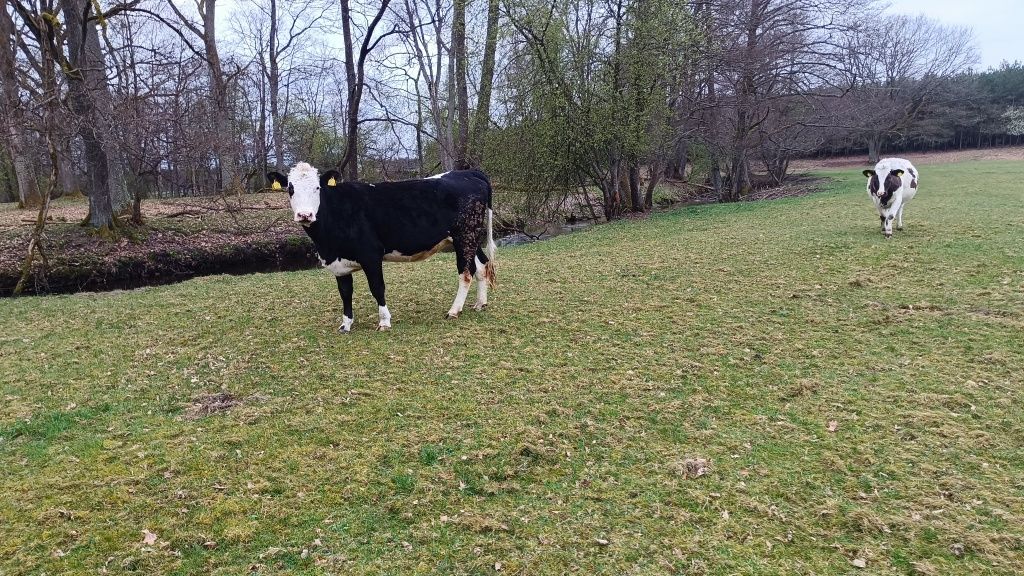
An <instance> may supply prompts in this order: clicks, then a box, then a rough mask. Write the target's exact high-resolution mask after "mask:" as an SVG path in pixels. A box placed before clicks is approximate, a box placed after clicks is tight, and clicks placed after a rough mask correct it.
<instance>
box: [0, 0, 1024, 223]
mask: <svg viewBox="0 0 1024 576" xmlns="http://www.w3.org/2000/svg"><path fill="white" fill-rule="evenodd" d="M4 6H5V8H4V9H3V10H0V38H2V39H3V41H2V42H0V82H2V84H0V89H2V91H3V103H2V107H0V122H2V123H3V128H4V131H3V134H4V136H3V138H2V139H0V141H2V143H3V155H2V156H3V158H2V162H0V181H2V183H3V186H2V187H0V195H2V194H7V196H8V197H7V198H0V199H7V200H15V201H18V202H20V203H21V204H22V205H24V206H26V207H33V206H38V205H40V204H41V203H45V202H48V200H49V199H50V198H53V197H56V196H59V195H60V194H70V193H76V192H81V193H84V194H85V196H87V197H88V201H89V208H90V210H89V217H88V218H87V221H86V222H85V224H87V225H89V226H92V227H95V228H97V229H100V230H111V229H114V228H116V227H117V226H119V225H120V223H121V222H123V221H124V220H125V219H135V220H140V219H141V213H140V210H139V205H140V202H141V201H142V199H144V198H147V197H168V196H199V195H212V194H221V195H224V196H225V197H226V198H230V197H233V196H235V195H238V194H242V193H245V192H251V191H256V190H260V189H262V187H263V185H264V184H263V174H264V173H265V172H266V171H267V170H268V169H278V170H280V169H284V168H286V167H287V165H289V164H290V163H291V162H294V161H297V160H305V161H308V162H310V163H312V164H314V165H316V166H319V167H321V168H322V169H325V168H337V169H339V170H340V172H341V173H342V174H343V175H344V177H345V178H346V179H349V180H356V179H367V180H374V179H397V178H407V177H415V176H423V175H428V174H432V173H436V172H439V171H445V170H450V169H453V168H464V167H473V166H481V167H483V168H484V169H485V170H487V171H488V172H489V173H490V174H491V175H492V177H493V179H494V181H495V183H496V185H497V188H498V189H499V193H500V195H501V196H502V200H503V202H504V203H505V204H506V205H507V207H508V209H509V211H510V213H514V214H516V215H517V216H522V217H525V218H529V217H542V216H543V215H544V214H546V213H550V212H552V211H557V210H561V209H564V208H565V207H566V206H573V207H575V208H579V209H581V210H584V211H589V212H590V213H591V214H592V215H594V216H595V217H601V218H606V219H615V218H618V217H620V216H622V215H623V214H625V213H626V212H629V211H643V210H647V209H649V208H650V207H651V206H652V204H653V201H654V198H653V196H654V192H655V190H656V188H657V187H658V185H659V184H660V183H661V182H662V181H663V180H664V179H666V178H667V179H675V180H689V181H690V182H692V183H695V184H697V185H701V186H706V187H708V188H709V189H713V190H714V192H715V194H716V195H717V197H718V198H719V199H721V200H722V201H736V200H739V199H740V198H741V197H742V196H743V194H745V193H746V192H747V191H749V190H750V189H752V188H756V187H758V186H765V185H771V184H774V183H780V182H782V181H783V180H784V179H785V178H786V177H787V175H788V171H789V162H790V161H791V160H792V159H793V158H796V157H807V156H815V155H823V154H837V153H864V152H867V154H868V156H869V157H870V158H871V159H877V157H878V156H879V155H880V154H882V153H883V152H884V151H892V150H896V149H904V148H911V149H933V148H952V147H976V146H991V145H999V144H1012V143H1019V142H1020V138H1021V134H1022V133H1024V126H1022V125H1024V93H1022V92H1024V81H1022V80H1024V67H1022V66H1021V65H1020V64H1012V65H1011V64H1006V65H1004V66H1002V67H1001V68H999V69H997V70H989V71H985V72H980V71H977V70H975V69H974V68H973V65H974V63H975V61H976V53H975V49H974V47H973V39H972V37H971V34H970V32H969V31H968V30H966V29H963V28H958V27H950V26H945V25H942V24H940V23H938V22H935V21H933V20H929V19H928V18H925V17H923V16H918V17H912V16H906V15H886V14H885V13H882V12H880V10H881V7H880V4H879V3H877V2H875V1H874V0H689V1H673V0H382V1H379V2H365V1H362V0H339V1H337V2H335V1H333V0H330V1H328V0H236V1H233V2H230V3H226V2H218V1H217V0H190V1H184V2H183V1H175V0H128V1H119V2H109V1H104V0H9V1H8V2H6V3H5V5H4Z"/></svg>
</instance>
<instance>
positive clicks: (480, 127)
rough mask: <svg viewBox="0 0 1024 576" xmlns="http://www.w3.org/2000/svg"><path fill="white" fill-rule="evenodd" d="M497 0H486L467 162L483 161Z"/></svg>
mask: <svg viewBox="0 0 1024 576" xmlns="http://www.w3.org/2000/svg"><path fill="white" fill-rule="evenodd" d="M499 7H500V6H499V0H487V32H486V34H485V39H484V56H483V63H482V64H481V65H480V88H479V92H478V94H477V101H476V114H475V115H474V117H473V132H472V134H471V136H470V141H469V153H468V157H469V164H471V165H473V166H479V165H480V164H481V163H482V162H483V145H484V142H483V140H484V134H485V133H486V132H487V126H488V124H490V121H491V89H492V87H493V85H494V62H495V55H496V53H497V49H498V17H499V13H498V9H499Z"/></svg>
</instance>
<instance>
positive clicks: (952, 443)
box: [0, 161, 1024, 576]
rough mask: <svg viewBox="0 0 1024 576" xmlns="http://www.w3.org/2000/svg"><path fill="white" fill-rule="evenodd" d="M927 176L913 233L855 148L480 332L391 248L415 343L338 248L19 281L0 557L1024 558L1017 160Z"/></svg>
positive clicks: (778, 570)
mask: <svg viewBox="0 0 1024 576" xmlns="http://www.w3.org/2000/svg"><path fill="white" fill-rule="evenodd" d="M921 172H922V175H921V188H920V193H919V194H918V196H917V197H916V198H915V200H914V202H913V203H911V204H910V206H909V207H908V208H907V211H906V214H905V221H906V224H907V229H906V230H904V231H902V232H897V233H896V235H895V237H894V238H893V239H892V240H890V241H884V240H883V238H882V235H881V233H880V232H879V230H878V225H877V220H878V219H877V216H876V215H875V213H874V211H873V208H872V207H871V204H870V202H869V200H868V198H867V197H866V194H865V193H864V190H863V186H864V183H863V177H862V176H861V175H860V174H859V171H856V172H855V171H854V170H846V171H843V172H837V173H835V174H834V175H835V177H836V178H837V179H836V180H835V181H834V183H833V184H832V185H831V186H830V187H829V189H828V190H827V191H826V192H823V193H820V194H815V195H811V196H805V197H801V198H792V199H785V200H779V201H776V202H770V203H745V204H739V205H707V206H699V207H693V208H686V209H681V210H676V211H671V212H666V213H660V214H657V215H655V216H653V217H651V218H650V219H648V220H645V221H638V222H623V223H617V224H611V225H604V226H596V227H594V228H591V229H589V230H586V231H583V232H579V233H576V234H571V235H567V236H561V237H558V238H555V239H553V240H550V241H547V242H541V243H536V244H531V245H527V246H521V247H516V248H510V249H506V250H503V251H501V252H500V253H499V258H498V260H499V272H498V273H499V284H500V286H499V289H498V290H497V291H496V292H493V293H492V299H491V306H490V308H489V309H488V310H487V311H486V312H484V313H474V312H472V311H469V312H466V313H464V314H463V317H462V318H460V319H459V320H457V321H454V322H448V321H445V320H443V319H442V315H443V313H444V312H445V311H446V310H447V308H448V305H449V304H450V302H451V298H452V296H453V292H454V288H455V284H456V282H455V277H454V274H453V272H452V268H453V266H452V263H451V261H450V258H449V257H448V255H445V256H444V257H438V258H436V259H434V260H431V261H428V262H425V263H421V264H416V265H411V264H408V265H391V264H389V265H387V267H386V270H385V274H386V276H387V277H388V280H389V283H388V290H389V293H388V300H389V305H390V308H391V310H392V313H393V315H394V319H393V322H394V329H393V330H392V331H391V332H389V333H376V332H374V331H372V330H371V328H372V326H373V324H374V321H375V318H376V307H375V305H374V304H373V302H372V299H371V297H370V296H369V293H368V290H367V289H366V284H365V281H364V280H363V279H362V278H358V279H357V282H356V302H355V304H356V312H357V320H356V331H355V332H354V333H353V334H351V335H348V336H342V335H340V334H338V333H337V332H336V331H335V329H336V328H337V325H338V323H339V320H340V302H339V298H338V295H337V291H336V288H335V284H334V281H333V280H332V279H331V278H329V277H328V276H326V275H325V274H324V273H323V272H321V271H303V272H290V273H278V274H259V275H252V276H242V277H227V276H217V277H208V278H202V279H196V280H191V281H188V282H184V283H181V284H176V285H172V286H163V287H156V288H149V289H145V290H139V291H133V292H111V293H103V294H80V295H75V296H58V297H45V298H26V299H18V300H4V301H2V302H0V326H3V330H2V333H0V399H2V400H3V401H2V402H0V574H3V575H4V576H7V575H12V574H39V573H44V572H45V573H47V574H65V573H66V574H79V573H81V574H97V573H103V572H108V573H124V572H135V573H139V574H247V573H256V574H276V573H289V574H396V575H398V574H403V575H404V574H494V573H499V574H530V575H535V574H565V573H575V574H615V575H619V574H631V575H641V574H643V575H647V574H650V575H654V574H672V573H679V574H715V575H719V574H721V575H725V574H811V573H814V574H847V573H863V574H883V575H888V574H935V575H945V574H1020V573H1024V382H1022V379H1024V209H1022V206H1024V162H1011V161H979V162H969V163H959V164H938V165H932V166H928V167H927V168H922V169H921ZM216 393H222V394H223V395H222V396H220V397H218V398H217V402H210V401H207V402H206V403H205V404H202V403H199V404H197V403H196V400H197V399H199V398H201V397H203V396H205V395H210V394H216ZM220 408H224V409H223V410H219V409H220ZM701 461H706V462H707V464H706V465H705V466H701ZM860 566H863V569H860V568H859V567H860Z"/></svg>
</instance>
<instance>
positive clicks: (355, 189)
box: [267, 162, 496, 332]
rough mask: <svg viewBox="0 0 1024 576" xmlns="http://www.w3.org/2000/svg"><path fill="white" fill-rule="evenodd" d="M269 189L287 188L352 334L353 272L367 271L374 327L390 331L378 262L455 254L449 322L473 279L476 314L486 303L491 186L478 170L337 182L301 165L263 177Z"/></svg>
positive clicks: (490, 276) (490, 274)
mask: <svg viewBox="0 0 1024 576" xmlns="http://www.w3.org/2000/svg"><path fill="white" fill-rule="evenodd" d="M267 179H268V180H269V181H270V185H271V187H272V188H285V189H287V190H288V194H289V196H290V197H291V207H292V212H293V213H294V215H295V221H296V222H298V223H299V224H302V226H303V227H304V228H305V230H306V234H308V235H309V237H310V238H311V239H312V240H313V244H314V245H315V246H316V251H317V254H319V256H320V261H321V263H322V264H323V265H324V267H325V268H327V269H328V270H330V271H331V272H332V273H334V275H335V276H336V277H337V279H338V292H340V293H341V301H342V306H343V314H344V316H343V319H342V323H341V327H340V330H341V331H342V332H348V331H350V330H351V329H352V323H353V319H354V318H355V316H353V314H352V272H355V271H357V270H362V271H363V272H364V273H365V274H366V280H367V283H368V284H369V285H370V292H371V293H373V297H374V298H375V299H376V300H377V306H378V311H379V314H380V322H379V324H378V326H377V328H378V330H387V329H388V328H391V313H390V312H389V311H388V307H387V303H386V302H385V300H384V271H383V264H382V263H383V262H385V261H388V262H418V261H420V260H425V259H427V258H429V257H431V256H433V255H434V254H436V253H437V252H442V251H443V252H451V251H454V252H455V263H456V265H457V267H458V278H459V287H458V292H457V293H456V295H455V302H453V303H452V307H451V309H449V310H448V317H449V318H455V317H457V316H458V315H459V313H460V312H462V308H463V306H464V305H465V303H466V295H467V294H468V293H469V287H470V284H471V283H472V281H473V278H474V277H475V278H476V280H477V293H476V304H475V305H474V306H473V307H474V308H475V309H476V310H483V309H484V307H485V306H487V289H488V287H492V286H493V285H494V255H495V254H494V253H495V249H496V246H495V244H494V232H493V221H494V216H493V213H492V211H491V184H490V181H489V180H488V178H487V176H486V175H485V174H484V173H483V172H480V171H479V170H459V171H452V172H446V173H444V174H439V175H437V176H431V177H430V178H426V179H423V180H406V181H403V182H380V183H377V184H367V183H364V182H342V181H341V175H340V174H338V172H337V171H334V170H329V171H327V172H324V173H323V174H320V173H319V171H318V170H317V169H316V168H314V167H313V166H310V165H309V164H306V163H305V162H299V163H298V164H296V165H295V166H294V167H293V168H292V169H291V170H290V171H289V172H288V176H287V177H285V176H283V175H282V174H280V173H278V172H270V173H269V174H267Z"/></svg>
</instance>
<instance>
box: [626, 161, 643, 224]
mask: <svg viewBox="0 0 1024 576" xmlns="http://www.w3.org/2000/svg"><path fill="white" fill-rule="evenodd" d="M627 182H628V183H629V204H630V207H631V208H632V209H633V212H643V211H644V207H645V206H644V198H643V193H642V192H641V190H640V166H638V165H637V164H636V163H634V162H630V163H629V168H627Z"/></svg>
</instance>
